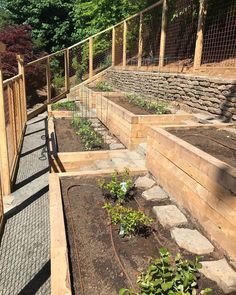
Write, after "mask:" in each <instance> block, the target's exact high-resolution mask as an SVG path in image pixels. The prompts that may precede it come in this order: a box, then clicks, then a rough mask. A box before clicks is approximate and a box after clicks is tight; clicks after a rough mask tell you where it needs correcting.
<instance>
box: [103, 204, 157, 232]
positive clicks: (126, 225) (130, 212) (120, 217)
mask: <svg viewBox="0 0 236 295" xmlns="http://www.w3.org/2000/svg"><path fill="white" fill-rule="evenodd" d="M103 208H104V209H106V210H107V212H108V213H109V215H110V217H111V222H112V223H113V224H119V225H120V235H121V236H126V235H135V234H138V233H140V232H143V231H145V230H146V229H147V226H148V225H150V224H151V223H152V222H153V220H152V219H151V218H149V217H148V216H146V215H145V214H144V213H143V212H141V211H139V210H134V209H132V208H126V207H124V206H122V205H120V204H116V205H115V206H112V205H111V204H110V203H105V205H104V206H103Z"/></svg>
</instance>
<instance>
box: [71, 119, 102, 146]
mask: <svg viewBox="0 0 236 295" xmlns="http://www.w3.org/2000/svg"><path fill="white" fill-rule="evenodd" d="M71 124H72V126H73V127H74V128H75V130H77V132H76V133H77V134H78V135H79V136H80V139H81V141H82V142H83V144H84V147H85V149H86V150H87V151H90V150H92V149H94V148H97V147H101V145H102V138H101V137H100V136H99V135H98V134H97V132H95V131H94V129H93V127H92V126H91V125H92V123H91V121H89V120H87V119H84V118H80V117H78V116H74V117H73V119H72V122H71Z"/></svg>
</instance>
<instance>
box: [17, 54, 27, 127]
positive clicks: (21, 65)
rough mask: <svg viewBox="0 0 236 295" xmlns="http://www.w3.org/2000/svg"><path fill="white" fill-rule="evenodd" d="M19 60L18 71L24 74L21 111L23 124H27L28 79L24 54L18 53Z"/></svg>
mask: <svg viewBox="0 0 236 295" xmlns="http://www.w3.org/2000/svg"><path fill="white" fill-rule="evenodd" d="M16 59H17V62H18V72H19V74H20V75H22V90H21V91H22V95H23V97H22V98H21V111H22V115H23V125H25V123H26V121H27V100H26V84H25V83H26V80H25V68H24V56H22V55H17V56H16Z"/></svg>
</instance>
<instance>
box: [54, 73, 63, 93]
mask: <svg viewBox="0 0 236 295" xmlns="http://www.w3.org/2000/svg"><path fill="white" fill-rule="evenodd" d="M52 83H53V85H54V87H55V89H56V91H57V92H58V91H59V90H60V89H61V88H62V87H63V86H64V83H65V78H64V77H63V76H62V74H59V73H56V74H55V75H54V77H53V80H52Z"/></svg>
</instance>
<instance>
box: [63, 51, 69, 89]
mask: <svg viewBox="0 0 236 295" xmlns="http://www.w3.org/2000/svg"><path fill="white" fill-rule="evenodd" d="M69 60H70V51H69V49H66V50H65V52H64V66H65V89H66V92H69V90H70V74H69Z"/></svg>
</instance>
